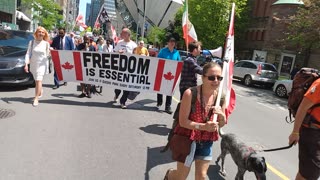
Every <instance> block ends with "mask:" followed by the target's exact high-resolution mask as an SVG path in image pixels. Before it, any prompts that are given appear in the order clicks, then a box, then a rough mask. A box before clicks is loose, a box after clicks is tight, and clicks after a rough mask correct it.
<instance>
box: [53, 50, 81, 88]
mask: <svg viewBox="0 0 320 180" xmlns="http://www.w3.org/2000/svg"><path fill="white" fill-rule="evenodd" d="M51 56H52V61H53V63H54V69H55V71H56V74H57V76H58V79H59V80H60V81H66V82H68V81H83V74H82V63H81V54H80V52H76V51H75V52H73V51H57V50H51Z"/></svg>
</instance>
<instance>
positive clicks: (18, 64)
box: [0, 29, 34, 85]
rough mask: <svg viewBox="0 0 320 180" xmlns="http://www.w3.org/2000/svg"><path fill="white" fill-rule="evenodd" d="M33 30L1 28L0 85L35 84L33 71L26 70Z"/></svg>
mask: <svg viewBox="0 0 320 180" xmlns="http://www.w3.org/2000/svg"><path fill="white" fill-rule="evenodd" d="M32 39H33V34H32V33H31V32H25V31H16V30H4V29H0V85H34V79H33V76H32V74H31V73H26V72H25V71H24V66H25V55H26V52H27V49H28V43H29V41H30V40H32Z"/></svg>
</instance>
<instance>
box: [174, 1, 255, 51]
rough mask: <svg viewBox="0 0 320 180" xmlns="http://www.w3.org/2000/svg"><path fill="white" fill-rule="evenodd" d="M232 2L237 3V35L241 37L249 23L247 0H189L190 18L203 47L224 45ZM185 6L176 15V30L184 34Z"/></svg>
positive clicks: (212, 47) (210, 47)
mask: <svg viewBox="0 0 320 180" xmlns="http://www.w3.org/2000/svg"><path fill="white" fill-rule="evenodd" d="M232 2H235V4H236V15H235V16H236V17H235V19H236V20H235V37H236V39H241V36H242V35H244V33H243V32H244V30H245V26H246V25H247V24H248V19H249V18H248V12H249V9H248V8H249V6H248V5H247V4H248V3H247V0H234V1H230V0H201V1H199V0H189V1H188V3H189V4H188V6H189V20H190V22H191V23H192V24H193V25H194V27H195V30H196V33H197V36H198V40H199V41H201V42H202V46H203V49H214V48H216V47H219V46H223V45H224V42H225V38H226V34H227V31H228V27H229V19H230V18H229V16H230V11H231V5H232ZM182 15H183V7H181V8H180V9H179V11H178V12H177V13H176V16H175V22H174V24H175V32H176V33H179V35H180V37H183V35H182Z"/></svg>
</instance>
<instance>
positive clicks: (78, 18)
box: [76, 14, 88, 29]
mask: <svg viewBox="0 0 320 180" xmlns="http://www.w3.org/2000/svg"><path fill="white" fill-rule="evenodd" d="M76 25H77V26H81V27H83V28H84V29H87V28H88V26H87V25H86V24H85V23H84V22H83V16H82V14H79V15H78V17H77V18H76Z"/></svg>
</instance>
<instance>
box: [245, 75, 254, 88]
mask: <svg viewBox="0 0 320 180" xmlns="http://www.w3.org/2000/svg"><path fill="white" fill-rule="evenodd" d="M251 84H252V78H251V76H249V75H246V76H245V77H244V85H246V86H251Z"/></svg>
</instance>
